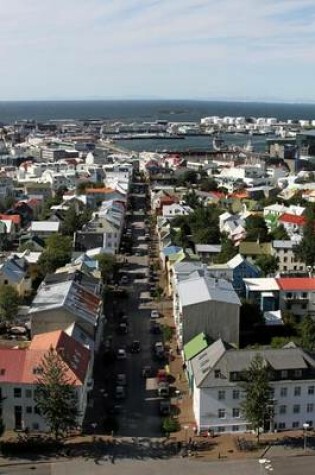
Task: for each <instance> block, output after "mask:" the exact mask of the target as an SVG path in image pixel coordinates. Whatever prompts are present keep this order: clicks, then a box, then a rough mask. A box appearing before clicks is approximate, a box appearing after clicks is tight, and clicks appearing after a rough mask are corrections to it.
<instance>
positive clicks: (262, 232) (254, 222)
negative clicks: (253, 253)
mask: <svg viewBox="0 0 315 475" xmlns="http://www.w3.org/2000/svg"><path fill="white" fill-rule="evenodd" d="M245 229H246V241H251V242H254V241H259V242H267V241H269V240H270V238H269V236H268V228H267V225H266V223H265V220H264V218H263V217H262V216H259V215H256V214H253V215H250V216H248V218H246V220H245Z"/></svg>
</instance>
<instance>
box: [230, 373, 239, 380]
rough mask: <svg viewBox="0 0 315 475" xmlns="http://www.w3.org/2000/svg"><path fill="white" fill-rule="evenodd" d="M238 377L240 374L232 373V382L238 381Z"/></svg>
mask: <svg viewBox="0 0 315 475" xmlns="http://www.w3.org/2000/svg"><path fill="white" fill-rule="evenodd" d="M238 377H239V376H238V373H236V372H233V373H230V379H231V381H237V379H238Z"/></svg>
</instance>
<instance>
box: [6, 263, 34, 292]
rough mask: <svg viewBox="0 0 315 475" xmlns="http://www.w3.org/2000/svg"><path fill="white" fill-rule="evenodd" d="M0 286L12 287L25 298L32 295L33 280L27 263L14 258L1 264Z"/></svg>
mask: <svg viewBox="0 0 315 475" xmlns="http://www.w3.org/2000/svg"><path fill="white" fill-rule="evenodd" d="M0 285H11V286H12V287H13V288H14V289H15V290H16V291H17V293H18V295H19V297H21V298H24V297H26V296H28V295H30V294H31V293H32V280H31V276H30V272H29V266H28V263H27V261H26V260H25V259H24V258H23V257H22V258H18V257H17V256H13V257H11V258H9V259H6V260H5V261H3V262H2V263H1V264H0Z"/></svg>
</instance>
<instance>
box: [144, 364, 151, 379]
mask: <svg viewBox="0 0 315 475" xmlns="http://www.w3.org/2000/svg"><path fill="white" fill-rule="evenodd" d="M152 375H153V370H152V367H151V366H144V367H143V368H142V376H143V377H144V378H150V377H151V376H152Z"/></svg>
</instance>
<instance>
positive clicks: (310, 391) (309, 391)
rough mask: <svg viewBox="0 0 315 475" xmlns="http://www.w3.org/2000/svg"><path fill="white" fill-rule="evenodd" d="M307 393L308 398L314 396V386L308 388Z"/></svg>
mask: <svg viewBox="0 0 315 475" xmlns="http://www.w3.org/2000/svg"><path fill="white" fill-rule="evenodd" d="M307 393H308V394H309V395H310V396H313V395H314V394H315V386H309V387H308V390H307Z"/></svg>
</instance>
